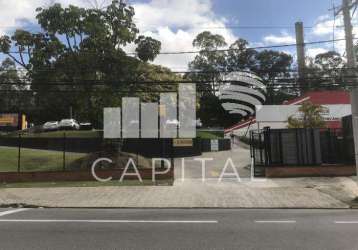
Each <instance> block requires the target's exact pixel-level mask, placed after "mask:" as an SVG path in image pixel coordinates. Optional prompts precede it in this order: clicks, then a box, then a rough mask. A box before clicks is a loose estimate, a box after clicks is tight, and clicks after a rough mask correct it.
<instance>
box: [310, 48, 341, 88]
mask: <svg viewBox="0 0 358 250" xmlns="http://www.w3.org/2000/svg"><path fill="white" fill-rule="evenodd" d="M307 61H308V63H307V66H306V75H305V77H306V78H307V79H308V80H307V81H309V84H310V86H311V88H312V89H320V88H322V84H323V85H327V87H329V88H336V89H337V88H338V89H342V88H344V85H343V83H344V82H345V80H344V75H345V74H344V66H345V63H344V60H343V58H342V56H341V55H340V54H339V53H337V52H335V51H328V52H325V53H321V54H318V55H316V56H315V58H308V60H307Z"/></svg>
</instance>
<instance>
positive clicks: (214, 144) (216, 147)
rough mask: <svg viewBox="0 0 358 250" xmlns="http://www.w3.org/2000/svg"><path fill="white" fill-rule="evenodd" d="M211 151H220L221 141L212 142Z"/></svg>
mask: <svg viewBox="0 0 358 250" xmlns="http://www.w3.org/2000/svg"><path fill="white" fill-rule="evenodd" d="M211 151H212V152H217V151H219V140H211Z"/></svg>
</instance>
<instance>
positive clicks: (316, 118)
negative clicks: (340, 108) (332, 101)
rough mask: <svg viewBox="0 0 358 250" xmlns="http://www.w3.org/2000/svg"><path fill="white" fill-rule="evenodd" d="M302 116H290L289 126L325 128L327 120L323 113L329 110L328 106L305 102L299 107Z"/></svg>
mask: <svg viewBox="0 0 358 250" xmlns="http://www.w3.org/2000/svg"><path fill="white" fill-rule="evenodd" d="M299 112H300V116H299V117H295V116H290V117H289V118H288V128H324V127H325V126H326V122H325V120H324V117H323V114H324V113H326V112H328V110H327V108H325V107H323V106H321V105H316V104H312V103H311V102H304V103H303V104H302V106H301V107H300V108H299Z"/></svg>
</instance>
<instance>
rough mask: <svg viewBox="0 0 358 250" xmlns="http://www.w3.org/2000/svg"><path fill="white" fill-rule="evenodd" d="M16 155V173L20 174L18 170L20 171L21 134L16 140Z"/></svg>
mask: <svg viewBox="0 0 358 250" xmlns="http://www.w3.org/2000/svg"><path fill="white" fill-rule="evenodd" d="M18 146H19V148H18V154H17V172H18V173H20V169H21V163H20V162H21V134H20V133H19V138H18Z"/></svg>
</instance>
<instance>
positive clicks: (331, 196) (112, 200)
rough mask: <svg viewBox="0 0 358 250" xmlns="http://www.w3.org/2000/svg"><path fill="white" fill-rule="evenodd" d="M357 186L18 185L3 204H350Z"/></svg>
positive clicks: (3, 195) (335, 182)
mask: <svg viewBox="0 0 358 250" xmlns="http://www.w3.org/2000/svg"><path fill="white" fill-rule="evenodd" d="M357 190H358V189H357V184H356V182H355V181H353V180H352V179H350V178H330V179H328V178H315V179H304V178H303V179H290V180H268V181H266V182H262V183H255V182H254V183H236V182H232V181H225V182H223V183H220V184H218V183H217V182H216V181H209V182H206V183H202V182H201V181H200V180H195V179H191V180H186V181H185V182H181V181H177V182H176V183H175V185H174V186H154V187H148V186H146V187H86V188H81V187H76V188H13V189H1V190H0V204H3V205H4V204H15V203H24V204H28V205H36V206H45V207H122V208H134V207H136V208H149V207H153V208H349V207H350V206H349V203H348V202H349V200H351V199H353V198H355V197H356V194H357Z"/></svg>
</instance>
